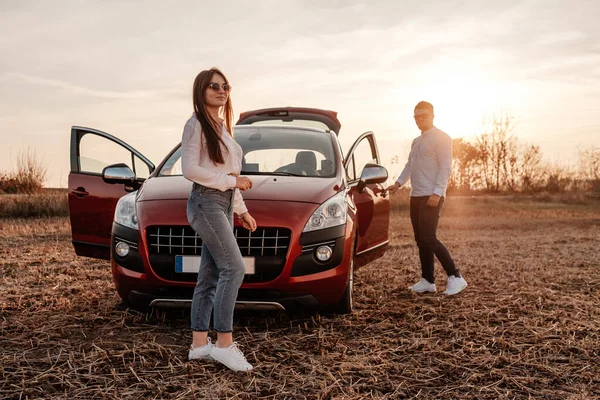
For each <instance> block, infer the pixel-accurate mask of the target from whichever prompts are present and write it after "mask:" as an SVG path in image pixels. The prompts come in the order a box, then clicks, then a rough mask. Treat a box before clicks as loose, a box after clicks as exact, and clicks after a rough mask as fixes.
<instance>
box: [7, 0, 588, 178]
mask: <svg viewBox="0 0 600 400" xmlns="http://www.w3.org/2000/svg"><path fill="white" fill-rule="evenodd" d="M484 3H485V5H484ZM494 3H497V4H491V2H482V1H468V0H467V1H452V0H450V1H442V0H439V1H420V2H412V1H411V2H408V1H403V0H390V1H377V0H366V1H353V0H349V1H342V0H317V1H286V0H277V1H242V0H239V1H219V2H217V1H213V2H206V1H198V0H196V1H177V2H166V1H123V0H119V1H111V0H105V1H68V0H61V1H60V2H49V1H41V0H40V1H37V2H36V1H19V2H15V1H12V0H0V53H1V54H2V57H1V58H0V141H1V144H0V172H6V171H10V170H11V169H13V168H15V166H16V159H17V156H18V155H19V154H20V153H22V152H24V151H32V152H35V154H36V157H38V159H39V160H40V162H42V163H43V164H45V165H46V166H47V168H48V175H47V181H46V186H48V187H66V186H67V180H68V174H69V168H70V165H69V136H70V129H71V126H73V125H79V126H86V127H91V128H95V129H99V130H102V131H105V132H108V133H110V134H113V135H115V136H117V137H119V138H121V139H122V140H124V141H126V142H127V143H129V144H130V145H132V146H133V147H135V148H136V149H137V150H139V151H141V152H142V153H143V154H144V155H145V156H146V157H148V158H149V159H151V160H152V161H153V162H154V163H155V164H158V163H159V162H160V160H161V159H162V158H163V157H164V156H165V155H166V153H167V151H169V150H170V149H171V148H172V147H174V146H175V145H176V144H177V143H178V142H179V141H180V140H181V133H182V130H183V126H184V124H185V122H186V120H187V118H189V116H190V115H191V113H192V101H191V90H192V83H193V80H194V78H195V76H196V75H197V73H198V72H200V71H201V70H203V69H208V68H210V67H213V66H216V67H218V68H220V69H221V70H222V71H223V72H224V73H225V75H226V76H227V77H228V79H229V81H230V83H231V85H232V86H233V91H232V93H231V96H232V101H233V106H234V112H235V117H236V119H237V116H238V115H239V113H240V112H243V111H246V110H252V109H258V108H264V107H277V106H304V107H315V108H323V109H329V110H334V111H337V112H338V117H339V119H340V121H341V123H342V132H341V134H340V139H341V142H342V145H343V147H344V148H345V149H347V148H349V147H350V145H351V144H352V142H353V141H354V139H355V138H357V137H358V136H359V135H360V134H361V133H362V132H365V131H373V132H375V135H376V138H377V140H378V144H379V150H380V153H381V158H382V161H383V163H384V165H385V164H388V163H389V161H390V160H391V158H392V157H393V156H396V155H397V156H398V157H399V159H400V160H401V162H403V161H404V160H406V157H407V150H408V148H409V144H410V141H411V140H412V138H414V137H416V136H418V134H419V131H418V130H417V128H416V126H415V125H414V121H413V119H412V115H413V113H412V111H413V108H414V106H415V104H416V103H417V102H419V101H420V100H427V101H430V102H431V103H433V105H434V106H435V110H436V111H435V114H436V119H435V124H436V126H437V127H438V128H440V129H442V130H444V131H446V132H447V133H448V134H449V135H450V136H452V137H453V138H458V137H464V138H467V139H468V138H473V137H474V136H476V135H478V134H480V133H481V131H482V124H481V121H482V118H483V116H490V115H493V114H499V113H502V112H504V113H508V114H509V115H511V116H513V117H514V118H515V130H514V133H515V135H516V136H517V137H518V138H519V141H521V142H522V143H528V144H535V145H539V146H540V147H541V150H542V153H543V154H544V157H545V158H546V160H548V161H550V162H557V163H562V164H568V163H573V162H575V160H576V157H577V152H578V150H579V149H582V148H587V147H589V146H600V117H599V115H600V111H599V110H600V24H599V23H598V18H597V17H598V15H600V2H598V1H596V0H594V1H585V0H572V1H569V2H567V1H566V0H565V1H503V2H494ZM398 172H399V171H390V174H391V175H393V174H396V175H397V173H398Z"/></svg>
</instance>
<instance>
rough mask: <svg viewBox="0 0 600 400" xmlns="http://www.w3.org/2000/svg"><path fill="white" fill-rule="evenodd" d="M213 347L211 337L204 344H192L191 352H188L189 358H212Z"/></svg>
mask: <svg viewBox="0 0 600 400" xmlns="http://www.w3.org/2000/svg"><path fill="white" fill-rule="evenodd" d="M213 347H215V346H214V345H213V344H212V342H211V341H210V338H208V342H207V343H206V344H205V345H204V346H200V347H194V345H191V346H190V352H189V354H188V359H189V360H210V359H211V356H210V352H211V351H212V349H213Z"/></svg>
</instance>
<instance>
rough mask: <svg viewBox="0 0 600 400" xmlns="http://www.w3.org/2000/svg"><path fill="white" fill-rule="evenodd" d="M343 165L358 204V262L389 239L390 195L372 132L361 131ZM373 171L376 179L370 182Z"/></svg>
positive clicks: (372, 256) (379, 253)
mask: <svg viewBox="0 0 600 400" xmlns="http://www.w3.org/2000/svg"><path fill="white" fill-rule="evenodd" d="M344 168H345V170H346V177H347V179H348V186H349V188H350V190H349V193H348V194H349V195H350V196H352V199H353V200H354V204H356V208H357V218H358V229H357V236H358V239H357V243H356V254H357V256H359V257H357V263H358V264H359V265H362V264H365V263H367V262H370V261H372V260H373V259H375V258H378V257H381V256H382V255H383V254H384V252H385V249H386V248H387V245H388V243H389V233H388V230H389V225H390V199H389V196H387V192H386V191H385V188H384V186H383V183H384V182H385V180H386V179H387V170H385V168H384V167H382V166H381V165H380V160H379V150H378V149H377V142H376V141H375V135H374V133H373V132H365V133H363V134H362V135H361V136H360V137H359V138H358V139H357V140H356V141H355V142H354V144H353V145H352V147H350V150H349V151H348V154H347V155H346V158H345V159H344ZM372 171H375V172H376V173H378V174H379V178H377V179H376V182H377V183H366V184H365V182H369V180H370V179H369V176H370V174H371V173H372Z"/></svg>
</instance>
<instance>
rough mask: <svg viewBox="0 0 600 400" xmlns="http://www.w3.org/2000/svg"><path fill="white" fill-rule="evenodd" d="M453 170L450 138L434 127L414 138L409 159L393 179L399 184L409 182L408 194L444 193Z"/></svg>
mask: <svg viewBox="0 0 600 400" xmlns="http://www.w3.org/2000/svg"><path fill="white" fill-rule="evenodd" d="M451 172H452V138H450V136H448V135H447V134H446V133H445V132H444V131H442V130H440V129H438V128H436V127H433V128H431V129H429V130H427V131H425V132H423V133H422V134H421V136H419V137H418V138H416V139H415V140H413V142H412V145H411V148H410V155H409V156H408V161H407V162H406V165H405V166H404V169H403V170H402V173H401V174H400V176H399V177H398V179H397V180H396V182H398V183H399V184H400V185H405V184H406V183H407V182H408V181H409V180H410V182H411V191H410V195H411V197H420V196H431V195H432V194H437V195H438V196H444V197H445V196H446V188H447V186H448V179H450V173H451Z"/></svg>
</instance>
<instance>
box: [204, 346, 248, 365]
mask: <svg viewBox="0 0 600 400" xmlns="http://www.w3.org/2000/svg"><path fill="white" fill-rule="evenodd" d="M210 356H211V357H212V358H213V359H214V360H216V361H218V362H220V363H221V364H223V365H225V366H226V367H227V368H229V369H231V370H233V371H251V370H252V365H250V363H249V362H248V361H246V357H244V353H242V352H241V350H240V349H238V347H237V343H236V342H233V344H232V345H231V346H229V347H219V346H213V349H212V351H211V352H210Z"/></svg>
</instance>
